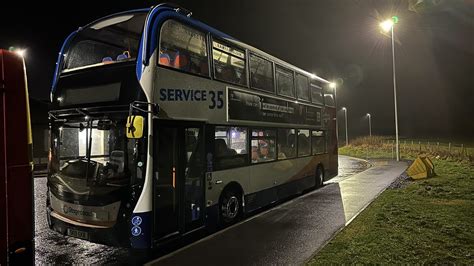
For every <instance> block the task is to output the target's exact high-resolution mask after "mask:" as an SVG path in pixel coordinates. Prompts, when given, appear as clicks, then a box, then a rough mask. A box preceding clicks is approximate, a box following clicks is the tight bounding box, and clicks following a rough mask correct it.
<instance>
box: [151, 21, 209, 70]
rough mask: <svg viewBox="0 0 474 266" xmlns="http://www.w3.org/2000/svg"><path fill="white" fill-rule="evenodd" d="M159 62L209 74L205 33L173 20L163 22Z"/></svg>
mask: <svg viewBox="0 0 474 266" xmlns="http://www.w3.org/2000/svg"><path fill="white" fill-rule="evenodd" d="M160 36H161V38H160V55H159V64H160V65H164V66H169V67H172V68H176V69H180V70H184V71H187V72H191V73H195V74H199V75H203V76H209V65H208V64H209V63H208V58H207V44H206V35H205V34H204V33H202V32H200V31H198V30H195V29H193V28H191V27H188V26H186V25H183V24H181V23H179V22H176V21H174V20H168V21H166V22H165V23H163V26H162V27H161V34H160Z"/></svg>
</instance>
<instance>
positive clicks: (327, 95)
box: [324, 86, 336, 107]
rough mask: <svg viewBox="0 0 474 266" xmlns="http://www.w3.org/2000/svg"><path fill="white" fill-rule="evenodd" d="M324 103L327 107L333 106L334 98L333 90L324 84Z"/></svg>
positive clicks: (334, 103)
mask: <svg viewBox="0 0 474 266" xmlns="http://www.w3.org/2000/svg"><path fill="white" fill-rule="evenodd" d="M324 103H325V104H326V106H328V107H335V106H336V100H335V99H334V90H333V89H331V88H329V86H324Z"/></svg>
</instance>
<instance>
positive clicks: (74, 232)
mask: <svg viewBox="0 0 474 266" xmlns="http://www.w3.org/2000/svg"><path fill="white" fill-rule="evenodd" d="M67 235H68V236H72V237H77V238H81V239H85V240H89V233H87V232H84V231H79V230H75V229H70V228H68V229H67Z"/></svg>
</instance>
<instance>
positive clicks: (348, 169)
mask: <svg viewBox="0 0 474 266" xmlns="http://www.w3.org/2000/svg"><path fill="white" fill-rule="evenodd" d="M367 167H368V164H367V163H366V162H365V161H363V160H358V159H354V158H351V157H347V156H339V176H337V177H335V178H333V179H332V180H330V181H328V182H327V183H334V182H339V181H342V180H344V179H346V178H348V177H350V176H352V175H354V174H356V173H358V172H361V171H363V170H365V169H366V168H367ZM34 181H35V182H34V183H35V191H34V193H35V195H34V196H35V246H36V248H35V261H36V264H50V263H52V264H120V263H128V262H132V261H134V259H133V258H132V257H131V256H130V254H129V251H128V249H126V248H117V247H109V246H105V245H100V244H94V243H91V242H88V241H84V240H80V239H77V238H73V237H68V236H64V235H61V234H59V233H57V232H55V231H52V230H51V229H49V227H48V223H47V220H46V178H44V177H37V178H35V180H34Z"/></svg>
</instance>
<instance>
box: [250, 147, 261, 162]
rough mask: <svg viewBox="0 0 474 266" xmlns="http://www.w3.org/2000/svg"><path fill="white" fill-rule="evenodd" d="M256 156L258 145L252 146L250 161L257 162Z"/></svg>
mask: <svg viewBox="0 0 474 266" xmlns="http://www.w3.org/2000/svg"><path fill="white" fill-rule="evenodd" d="M258 157H259V156H258V147H257V146H252V163H257V162H258Z"/></svg>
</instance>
